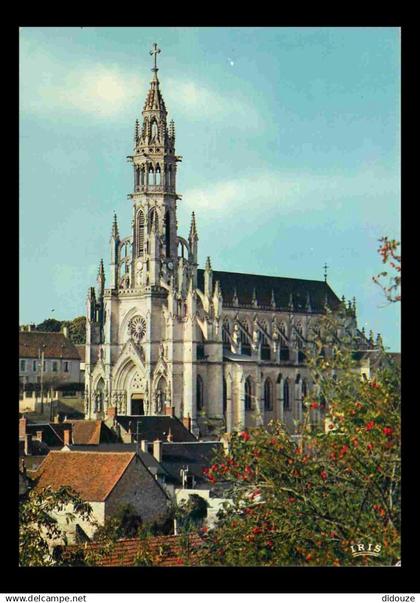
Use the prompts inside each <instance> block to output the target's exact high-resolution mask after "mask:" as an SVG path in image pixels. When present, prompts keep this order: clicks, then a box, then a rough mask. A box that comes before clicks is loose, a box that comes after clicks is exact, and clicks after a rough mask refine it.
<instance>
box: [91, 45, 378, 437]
mask: <svg viewBox="0 0 420 603" xmlns="http://www.w3.org/2000/svg"><path fill="white" fill-rule="evenodd" d="M159 52H160V49H159V48H158V47H157V45H156V44H154V47H153V50H152V51H151V52H150V54H151V55H152V56H153V62H154V63H153V65H154V66H153V68H152V73H153V75H152V79H151V82H150V88H149V91H148V92H147V96H146V101H145V103H144V109H143V112H142V119H141V120H139V119H137V120H136V123H135V134H134V149H133V153H132V155H131V156H129V157H128V160H129V161H130V163H131V164H132V168H133V176H134V181H133V192H132V193H130V195H129V197H130V198H131V200H132V222H131V233H130V235H129V236H121V235H120V230H119V225H118V222H117V217H116V215H114V219H113V224H112V231H111V239H110V266H109V280H108V279H107V282H106V279H105V270H104V265H103V261H102V260H101V262H100V266H99V272H98V278H97V287H96V288H95V287H91V288H90V289H89V293H88V299H87V315H86V317H87V322H86V361H85V387H86V390H85V416H86V418H102V417H104V416H106V414H107V412H109V410H110V409H115V412H116V413H117V414H119V415H159V414H168V413H173V414H174V415H175V416H176V417H178V418H179V419H180V420H182V421H183V422H184V423H185V424H186V425H188V427H189V428H190V429H191V431H192V432H193V433H194V434H196V435H198V436H202V437H205V436H206V435H208V434H211V433H212V432H213V431H217V430H223V431H227V432H231V431H234V430H238V429H243V428H246V427H253V426H256V425H261V424H267V423H268V422H269V421H270V420H272V419H280V420H282V421H284V423H285V424H286V426H287V427H288V428H289V429H290V430H293V426H294V425H295V421H299V420H300V419H301V418H302V416H303V412H304V407H303V404H302V400H303V398H304V396H305V394H306V393H307V391H308V390H309V389H310V387H311V382H310V375H309V371H308V369H307V367H306V366H305V349H306V347H307V345H308V343H309V339H310V331H311V326H312V325H313V324H314V322H316V320H317V318H319V317H320V316H322V315H323V314H324V313H325V311H326V307H329V308H331V309H335V308H337V307H338V306H339V305H340V304H343V303H344V302H343V301H342V300H340V299H339V298H338V297H337V296H336V294H335V293H334V291H332V289H331V288H330V286H329V285H328V283H327V278H326V274H325V278H324V280H319V281H318V280H306V279H299V278H284V277H280V276H263V275H256V274H246V273H236V272H224V271H222V270H213V267H212V265H211V260H210V258H207V260H206V262H205V265H204V268H199V263H198V241H199V236H198V228H197V223H196V219H195V216H194V213H193V214H192V218H191V226H190V229H189V233H188V236H187V237H185V236H181V234H180V233H178V230H177V201H178V200H179V199H180V197H179V195H178V193H177V185H176V180H177V170H178V165H179V163H180V162H181V157H180V156H179V155H177V154H176V151H175V142H176V137H175V124H174V121H173V120H171V121H169V122H168V113H167V110H166V106H165V102H164V99H163V96H162V93H161V90H160V87H159V79H158V67H157V54H158V53H159ZM345 310H346V328H347V329H349V330H350V332H351V333H352V334H353V335H355V336H361V335H362V334H361V333H360V331H358V329H357V323H356V308H355V302H354V300H353V302H348V305H347V306H345ZM365 341H366V342H367V340H365ZM315 412H318V411H315Z"/></svg>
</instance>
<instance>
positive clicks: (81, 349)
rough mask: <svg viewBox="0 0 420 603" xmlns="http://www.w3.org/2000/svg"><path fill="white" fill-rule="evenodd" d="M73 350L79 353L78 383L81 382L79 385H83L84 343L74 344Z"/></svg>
mask: <svg viewBox="0 0 420 603" xmlns="http://www.w3.org/2000/svg"><path fill="white" fill-rule="evenodd" d="M75 348H76V350H77V351H78V352H79V356H80V381H81V383H84V382H85V354H86V345H85V344H84V343H76V344H75Z"/></svg>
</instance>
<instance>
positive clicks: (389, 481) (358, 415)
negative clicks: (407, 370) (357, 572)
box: [200, 247, 401, 566]
mask: <svg viewBox="0 0 420 603" xmlns="http://www.w3.org/2000/svg"><path fill="white" fill-rule="evenodd" d="M394 248H395V247H394ZM392 257H394V256H392ZM388 294H390V295H393V296H394V295H395V289H392V288H391V289H388ZM395 298H396V295H395ZM344 319H345V317H344V316H343V315H342V314H340V313H339V314H338V315H335V314H332V313H328V312H327V314H326V315H325V317H323V318H322V319H321V320H320V321H319V324H318V328H316V329H315V330H314V331H315V333H316V336H315V339H314V341H313V346H312V352H308V354H307V363H308V366H309V368H310V371H311V373H312V378H313V381H314V383H315V385H316V387H314V388H313V389H312V391H311V392H309V393H308V395H307V396H306V398H305V400H304V407H303V414H304V419H303V421H302V422H301V423H300V424H297V430H298V437H292V436H290V435H289V434H288V433H287V432H286V430H285V429H284V426H283V425H282V424H281V423H280V422H273V423H272V424H271V425H270V426H269V427H268V428H263V427H261V428H257V429H253V430H250V431H243V432H241V433H239V434H233V435H232V438H231V443H230V451H229V454H227V455H223V454H220V456H219V457H218V458H217V459H216V462H215V463H214V464H213V465H212V466H211V467H210V468H208V470H207V477H208V479H209V481H210V482H211V483H216V482H218V481H222V482H228V483H230V485H231V490H230V494H229V497H230V498H231V502H229V503H228V502H227V503H225V505H224V508H223V509H222V511H221V512H220V513H219V517H218V522H217V524H216V526H215V527H214V529H212V530H210V531H209V532H208V534H207V538H206V542H205V545H204V546H203V547H202V548H201V552H200V563H202V564H205V565H240V566H241V565H242V566H243V565H337V566H339V565H346V566H347V565H395V563H396V562H397V561H398V560H399V559H400V512H401V493H400V474H401V467H400V404H401V400H400V370H399V366H398V365H397V364H396V363H395V362H394V361H393V359H392V358H391V357H390V355H388V354H386V353H385V351H384V349H383V348H380V349H378V350H377V352H376V353H377V356H378V362H377V365H378V366H379V368H378V370H377V371H376V374H375V376H374V377H373V378H371V379H369V380H367V379H366V380H365V379H363V378H362V377H361V374H360V367H359V366H358V364H357V361H356V360H355V354H354V350H355V341H354V338H353V336H352V335H351V334H350V335H345V334H344V335H343V334H342V335H341V337H340V340H339V341H337V333H338V332H341V333H342V332H343V320H344ZM326 349H327V350H329V353H325V350H326ZM324 407H325V422H324V421H323V422H319V421H318V420H317V418H318V417H319V412H320V408H324ZM361 549H363V550H361ZM366 552H368V553H375V554H376V553H377V556H373V555H371V554H369V555H367V554H362V555H360V553H366Z"/></svg>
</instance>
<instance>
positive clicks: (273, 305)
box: [271, 289, 276, 309]
mask: <svg viewBox="0 0 420 603" xmlns="http://www.w3.org/2000/svg"><path fill="white" fill-rule="evenodd" d="M271 307H272V308H273V309H275V307H276V297H275V295H274V289H271Z"/></svg>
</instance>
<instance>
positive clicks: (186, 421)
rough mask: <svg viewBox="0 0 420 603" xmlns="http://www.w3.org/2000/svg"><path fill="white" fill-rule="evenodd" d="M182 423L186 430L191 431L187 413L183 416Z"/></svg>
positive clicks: (189, 418)
mask: <svg viewBox="0 0 420 603" xmlns="http://www.w3.org/2000/svg"><path fill="white" fill-rule="evenodd" d="M182 423H183V424H184V427H186V428H187V429H188V431H191V417H190V415H189V414H188V415H187V416H186V417H183V419H182Z"/></svg>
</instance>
